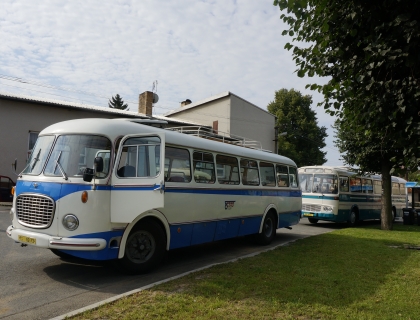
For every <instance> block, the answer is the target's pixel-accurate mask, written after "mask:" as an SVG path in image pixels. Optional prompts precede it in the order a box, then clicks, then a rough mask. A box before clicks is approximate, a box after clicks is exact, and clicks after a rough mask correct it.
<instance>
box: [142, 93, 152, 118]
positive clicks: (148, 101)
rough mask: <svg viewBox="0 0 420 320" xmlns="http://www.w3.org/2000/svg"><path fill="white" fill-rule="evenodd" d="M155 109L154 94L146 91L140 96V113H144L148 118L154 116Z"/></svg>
mask: <svg viewBox="0 0 420 320" xmlns="http://www.w3.org/2000/svg"><path fill="white" fill-rule="evenodd" d="M152 108H153V92H151V91H145V92H143V93H142V94H140V95H139V113H143V114H145V115H146V116H149V117H151V116H152Z"/></svg>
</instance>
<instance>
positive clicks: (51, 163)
mask: <svg viewBox="0 0 420 320" xmlns="http://www.w3.org/2000/svg"><path fill="white" fill-rule="evenodd" d="M110 150H111V142H110V141H109V140H108V139H107V138H105V137H100V136H93V135H63V136H59V137H58V139H57V142H56V143H55V145H54V148H53V150H52V152H51V156H50V158H49V160H48V163H47V166H46V168H45V171H44V174H45V175H49V176H61V175H62V173H61V170H63V171H64V172H65V173H66V175H67V176H69V177H82V176H83V172H84V171H85V169H86V168H93V162H94V159H95V156H96V155H97V154H98V155H100V154H105V153H106V152H107V151H108V152H110ZM99 151H100V152H99ZM98 152H99V153H98ZM107 159H108V161H106V160H107ZM108 172H109V156H108V158H106V159H104V169H103V171H102V173H101V174H100V175H97V178H105V177H106V176H107V174H108Z"/></svg>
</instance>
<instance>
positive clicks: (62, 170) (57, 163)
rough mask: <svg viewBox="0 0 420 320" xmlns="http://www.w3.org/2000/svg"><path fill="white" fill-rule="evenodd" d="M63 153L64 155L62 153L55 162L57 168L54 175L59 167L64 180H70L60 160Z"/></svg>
mask: <svg viewBox="0 0 420 320" xmlns="http://www.w3.org/2000/svg"><path fill="white" fill-rule="evenodd" d="M62 153H63V151H60V154H59V155H58V157H57V159H56V160H55V167H54V170H53V173H55V170H56V169H57V166H58V169H60V172H61V175H62V176H63V178H64V180H68V177H67V174H66V173H65V172H64V169H63V167H62V166H61V164H60V158H61V154H62Z"/></svg>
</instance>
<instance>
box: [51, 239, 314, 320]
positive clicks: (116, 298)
mask: <svg viewBox="0 0 420 320" xmlns="http://www.w3.org/2000/svg"><path fill="white" fill-rule="evenodd" d="M304 238H307V237H304ZM302 239H303V238H302ZM297 240H300V239H295V240H290V241H288V242H286V243H282V244H279V245H277V246H274V247H272V248H268V249H265V250H261V251H258V252H254V253H250V254H247V255H244V256H241V257H238V258H234V259H231V260H228V261H225V262H218V263H212V264H209V265H207V266H205V267H201V268H197V269H194V270H191V271H187V272H184V273H181V274H179V275H177V276H173V277H170V278H168V279H164V280H161V281H158V282H154V283H151V284H148V285H147V286H143V287H140V288H138V289H134V290H131V291H128V292H125V293H122V294H119V295H116V296H114V297H111V298H108V299H105V300H102V301H99V302H96V303H94V304H91V305H89V306H86V307H83V308H80V309H77V310H74V311H71V312H69V313H66V314H63V315H61V316H58V317H55V318H51V319H50V320H64V319H67V318H68V317H72V316H75V315H78V314H79V313H82V312H85V311H88V310H93V309H96V308H98V307H100V306H102V305H104V304H107V303H110V302H114V301H116V300H119V299H121V298H124V297H127V296H130V295H132V294H135V293H138V292H141V291H144V290H147V289H150V288H153V287H155V286H158V285H160V284H163V283H166V282H169V281H172V280H176V279H179V278H182V277H184V276H187V275H189V274H192V273H196V272H198V271H201V270H205V269H209V268H211V267H214V266H218V265H222V264H227V263H231V262H236V261H239V260H242V259H246V258H251V257H255V256H257V255H259V254H261V253H264V252H268V251H272V250H274V249H277V248H278V247H284V246H287V245H289V244H290V243H293V242H295V241H297Z"/></svg>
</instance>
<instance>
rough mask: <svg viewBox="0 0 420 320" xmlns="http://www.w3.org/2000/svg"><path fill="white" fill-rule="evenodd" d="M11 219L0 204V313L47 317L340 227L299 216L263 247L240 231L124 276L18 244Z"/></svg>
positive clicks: (1, 315) (6, 316)
mask: <svg viewBox="0 0 420 320" xmlns="http://www.w3.org/2000/svg"><path fill="white" fill-rule="evenodd" d="M9 225H10V218H9V208H8V207H1V206H0V259H1V260H0V261H1V263H0V319H8V320H9V319H19V320H22V319H50V318H53V317H56V316H59V315H62V314H65V313H68V312H71V311H73V310H76V309H79V308H82V307H85V306H88V305H90V304H93V303H95V302H99V301H101V300H104V299H107V298H110V297H113V296H115V295H119V294H122V293H124V292H127V291H131V290H134V289H137V288H139V287H142V286H145V285H148V284H151V283H154V282H156V281H161V280H164V279H167V278H169V277H173V276H176V275H178V274H181V273H184V272H188V271H190V270H194V269H196V268H200V267H204V266H206V265H209V264H214V263H218V262H224V261H229V260H232V259H234V258H238V257H241V256H244V255H247V254H251V253H254V252H258V251H260V250H265V249H267V248H269V247H274V246H278V245H280V244H284V243H287V242H290V241H294V240H298V239H302V238H305V237H308V236H312V235H317V234H321V233H325V232H329V231H332V230H337V229H340V228H342V227H343V225H339V224H334V223H328V222H319V223H318V224H316V225H310V224H309V223H308V221H307V219H302V220H301V222H300V224H299V225H297V226H294V227H293V229H292V230H288V229H281V230H278V231H277V237H276V239H275V240H274V241H273V243H272V244H271V245H270V246H267V247H261V246H258V245H255V244H254V242H253V241H252V239H250V238H247V237H244V238H238V239H231V240H224V241H219V242H215V243H211V244H206V245H199V246H195V247H190V248H184V249H177V250H173V251H171V252H169V253H168V257H167V259H166V261H165V263H164V264H163V265H162V266H161V267H160V268H159V269H158V270H156V271H154V272H152V273H150V274H146V275H138V276H126V275H123V274H120V273H119V272H118V271H116V270H115V268H114V266H113V265H112V264H111V263H109V262H102V263H92V262H85V261H82V260H74V261H71V262H66V261H63V260H61V259H60V258H58V257H57V256H55V255H54V254H53V253H52V252H50V251H49V250H45V249H40V248H36V247H31V246H28V247H21V246H20V245H19V244H17V243H14V242H13V241H11V240H10V239H9V238H8V237H7V236H6V228H7V226H9Z"/></svg>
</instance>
